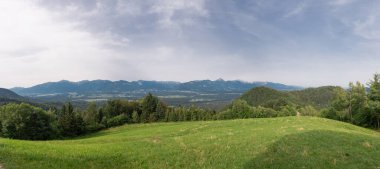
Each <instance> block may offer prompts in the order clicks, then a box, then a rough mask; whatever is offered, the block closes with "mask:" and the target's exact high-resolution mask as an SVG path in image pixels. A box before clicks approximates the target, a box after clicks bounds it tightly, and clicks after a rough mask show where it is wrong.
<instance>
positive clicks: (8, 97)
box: [0, 88, 26, 104]
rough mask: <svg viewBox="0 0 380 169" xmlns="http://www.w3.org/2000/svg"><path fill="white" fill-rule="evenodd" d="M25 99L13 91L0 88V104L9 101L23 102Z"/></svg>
mask: <svg viewBox="0 0 380 169" xmlns="http://www.w3.org/2000/svg"><path fill="white" fill-rule="evenodd" d="M23 101H26V99H25V98H24V97H22V96H20V95H18V94H16V93H15V92H13V91H11V90H8V89H4V88H0V104H5V103H10V102H23Z"/></svg>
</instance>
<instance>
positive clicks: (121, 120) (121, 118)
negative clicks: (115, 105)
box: [107, 114, 128, 127]
mask: <svg viewBox="0 0 380 169" xmlns="http://www.w3.org/2000/svg"><path fill="white" fill-rule="evenodd" d="M127 122H128V116H127V115H125V114H121V115H118V116H115V117H112V118H110V119H108V120H107V127H114V126H120V125H123V124H125V123H127Z"/></svg>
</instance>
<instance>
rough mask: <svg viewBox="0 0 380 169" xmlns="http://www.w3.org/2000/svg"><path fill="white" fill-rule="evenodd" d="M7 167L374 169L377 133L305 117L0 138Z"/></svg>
mask: <svg viewBox="0 0 380 169" xmlns="http://www.w3.org/2000/svg"><path fill="white" fill-rule="evenodd" d="M0 163H1V164H2V165H3V166H4V167H5V168H7V169H12V168H49V169H50V168H75V169H78V168H94V169H95V168H380V134H379V133H378V132H376V131H372V130H369V129H364V128H361V127H357V126H353V125H350V124H346V123H342V122H337V121H333V120H327V119H321V118H313V117H285V118H272V119H246V120H228V121H208V122H181V123H155V124H138V125H125V126H122V127H118V128H113V129H109V130H105V131H102V132H99V133H95V134H92V135H87V136H85V137H81V138H77V139H73V140H63V141H20V140H9V139H0Z"/></svg>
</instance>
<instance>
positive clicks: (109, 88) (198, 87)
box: [11, 79, 301, 96]
mask: <svg viewBox="0 0 380 169" xmlns="http://www.w3.org/2000/svg"><path fill="white" fill-rule="evenodd" d="M259 86H265V87H270V88H273V89H276V90H298V89H301V87H297V86H289V85H284V84H280V83H272V82H243V81H238V80H234V81H225V80H222V79H218V80H215V81H212V80H197V81H189V82H185V83H180V82H173V81H143V80H139V81H131V82H129V81H123V80H120V81H109V80H93V81H88V80H84V81H79V82H71V81H67V80H62V81H58V82H48V83H43V84H39V85H36V86H33V87H29V88H20V87H16V88H12V89H11V90H12V91H14V92H16V93H17V94H20V95H22V96H33V95H44V94H66V93H72V92H75V93H118V92H131V91H138V90H145V91H196V92H244V91H247V90H249V89H251V88H254V87H259Z"/></svg>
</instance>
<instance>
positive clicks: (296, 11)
mask: <svg viewBox="0 0 380 169" xmlns="http://www.w3.org/2000/svg"><path fill="white" fill-rule="evenodd" d="M306 7H307V5H306V1H303V2H301V3H299V4H297V6H296V7H295V8H294V9H292V10H290V11H289V12H288V13H286V14H285V15H284V18H289V17H292V16H296V15H299V14H301V13H302V12H303V11H304V10H305V8H306Z"/></svg>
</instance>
